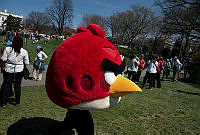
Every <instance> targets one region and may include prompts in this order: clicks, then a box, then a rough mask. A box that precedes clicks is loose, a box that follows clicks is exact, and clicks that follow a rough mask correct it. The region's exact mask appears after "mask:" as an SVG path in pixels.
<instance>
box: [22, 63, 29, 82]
mask: <svg viewBox="0 0 200 135" xmlns="http://www.w3.org/2000/svg"><path fill="white" fill-rule="evenodd" d="M29 75H30V72H29V70H28V68H27V67H26V64H24V69H23V77H24V79H25V80H27V79H28V78H29Z"/></svg>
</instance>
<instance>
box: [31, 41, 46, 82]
mask: <svg viewBox="0 0 200 135" xmlns="http://www.w3.org/2000/svg"><path fill="white" fill-rule="evenodd" d="M46 58H47V55H46V54H45V53H44V52H43V48H42V47H41V46H39V45H38V46H37V53H36V57H35V61H34V63H33V80H36V81H40V80H42V71H44V70H45V67H44V63H43V61H44V60H45V59H46ZM38 70H39V74H38V77H37V71H38Z"/></svg>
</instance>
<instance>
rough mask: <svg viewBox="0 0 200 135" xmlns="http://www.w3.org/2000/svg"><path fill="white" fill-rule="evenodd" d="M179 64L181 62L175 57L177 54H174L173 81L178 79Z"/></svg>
mask: <svg viewBox="0 0 200 135" xmlns="http://www.w3.org/2000/svg"><path fill="white" fill-rule="evenodd" d="M180 66H181V63H180V61H179V59H178V58H177V56H174V59H173V82H174V81H177V80H178V74H179V71H180Z"/></svg>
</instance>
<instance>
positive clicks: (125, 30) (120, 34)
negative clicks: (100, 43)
mask: <svg viewBox="0 0 200 135" xmlns="http://www.w3.org/2000/svg"><path fill="white" fill-rule="evenodd" d="M152 16H153V13H152V11H151V9H149V8H145V7H141V6H137V5H133V6H132V7H131V8H130V9H129V10H127V11H125V12H120V13H116V14H113V15H112V16H111V17H110V18H109V20H110V23H108V24H109V28H110V30H111V32H112V38H113V39H117V40H120V42H121V43H123V44H126V45H128V46H129V48H132V44H133V41H134V40H135V39H137V38H138V37H139V36H141V35H142V36H144V35H145V34H147V33H148V32H149V31H148V27H149V26H150V24H151V22H152Z"/></svg>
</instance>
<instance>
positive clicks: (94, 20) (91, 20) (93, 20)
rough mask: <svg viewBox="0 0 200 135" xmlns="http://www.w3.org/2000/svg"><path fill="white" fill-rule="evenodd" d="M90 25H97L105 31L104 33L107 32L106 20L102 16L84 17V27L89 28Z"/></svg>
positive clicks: (91, 15) (90, 15)
mask: <svg viewBox="0 0 200 135" xmlns="http://www.w3.org/2000/svg"><path fill="white" fill-rule="evenodd" d="M88 24H97V25H99V26H100V27H101V28H102V29H103V31H105V32H106V27H105V18H104V17H102V16H100V15H96V14H86V15H84V16H83V18H82V25H83V26H87V25H88Z"/></svg>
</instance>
